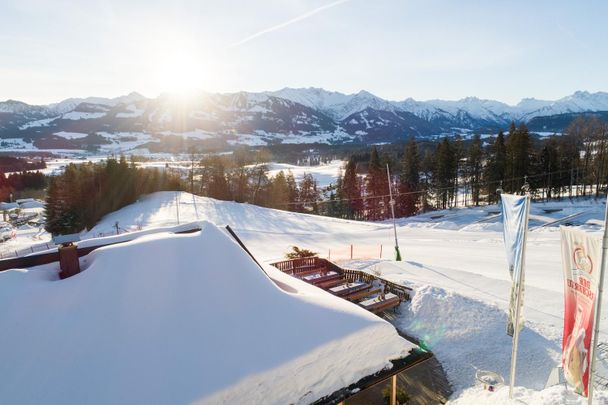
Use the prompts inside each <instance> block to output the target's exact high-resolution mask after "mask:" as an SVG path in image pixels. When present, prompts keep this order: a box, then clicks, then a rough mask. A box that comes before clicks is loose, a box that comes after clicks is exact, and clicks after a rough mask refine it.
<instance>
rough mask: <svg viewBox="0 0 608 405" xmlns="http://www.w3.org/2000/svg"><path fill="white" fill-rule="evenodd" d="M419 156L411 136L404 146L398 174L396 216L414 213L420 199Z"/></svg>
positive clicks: (414, 140)
mask: <svg viewBox="0 0 608 405" xmlns="http://www.w3.org/2000/svg"><path fill="white" fill-rule="evenodd" d="M419 159H420V157H419V156H418V144H417V143H416V139H414V138H412V139H411V140H410V141H409V142H408V143H407V145H406V147H405V153H404V154H403V160H402V162H401V167H402V172H401V175H400V176H399V193H400V196H399V198H397V199H396V201H397V205H396V207H395V209H396V215H397V216H410V215H414V214H415V213H416V210H417V205H418V203H419V200H420V194H418V191H419V186H420V162H419Z"/></svg>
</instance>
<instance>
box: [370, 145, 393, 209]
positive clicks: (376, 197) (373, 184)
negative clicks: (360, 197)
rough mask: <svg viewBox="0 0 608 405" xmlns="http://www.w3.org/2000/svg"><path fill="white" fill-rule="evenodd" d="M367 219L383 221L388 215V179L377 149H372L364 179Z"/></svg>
mask: <svg viewBox="0 0 608 405" xmlns="http://www.w3.org/2000/svg"><path fill="white" fill-rule="evenodd" d="M365 192H366V208H367V211H368V213H367V218H368V219H371V220H378V219H384V218H386V217H387V216H388V215H387V214H388V200H389V198H388V197H387V195H388V178H387V175H386V167H385V166H384V165H383V164H382V162H381V161H380V156H379V155H378V149H377V148H376V147H374V148H373V149H372V152H371V155H370V160H369V165H368V169H367V176H366V177H365ZM383 196H384V197H383Z"/></svg>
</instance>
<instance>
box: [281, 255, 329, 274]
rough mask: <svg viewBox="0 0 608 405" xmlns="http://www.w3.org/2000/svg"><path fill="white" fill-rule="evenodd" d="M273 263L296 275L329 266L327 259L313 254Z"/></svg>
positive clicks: (285, 271) (283, 270)
mask: <svg viewBox="0 0 608 405" xmlns="http://www.w3.org/2000/svg"><path fill="white" fill-rule="evenodd" d="M272 265H273V266H274V267H276V268H277V269H279V270H281V271H282V272H284V273H288V274H291V275H296V274H300V273H304V272H307V271H310V270H313V269H316V268H327V260H325V259H321V258H320V257H316V256H313V257H302V258H299V259H291V260H283V261H280V262H276V263H272Z"/></svg>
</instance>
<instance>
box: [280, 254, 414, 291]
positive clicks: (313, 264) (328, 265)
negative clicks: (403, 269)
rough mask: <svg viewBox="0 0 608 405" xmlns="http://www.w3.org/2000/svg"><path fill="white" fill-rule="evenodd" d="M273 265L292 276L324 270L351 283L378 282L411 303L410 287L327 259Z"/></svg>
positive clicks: (297, 260) (300, 260)
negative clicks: (341, 265) (337, 274)
mask: <svg viewBox="0 0 608 405" xmlns="http://www.w3.org/2000/svg"><path fill="white" fill-rule="evenodd" d="M271 265H272V266H274V267H276V268H277V269H279V270H281V271H282V272H284V273H287V274H291V275H298V274H301V273H306V272H309V271H311V269H317V268H324V269H326V270H333V271H335V272H337V273H339V274H341V275H342V277H343V278H344V279H345V280H346V281H348V282H350V283H352V282H355V281H362V282H365V283H368V284H373V282H374V281H378V282H381V283H382V284H383V285H384V286H385V289H386V292H391V293H393V294H395V295H396V296H398V297H399V299H400V300H401V301H409V300H410V299H411V294H412V291H413V290H412V289H411V288H409V287H406V286H404V285H400V284H396V283H393V282H392V281H388V280H385V279H383V278H382V277H378V276H375V275H373V274H370V273H366V272H365V271H361V270H353V269H345V268H342V267H340V266H338V265H337V264H335V263H333V262H330V261H329V260H327V259H322V258H320V257H316V256H315V257H304V258H299V259H291V260H283V261H280V262H276V263H271Z"/></svg>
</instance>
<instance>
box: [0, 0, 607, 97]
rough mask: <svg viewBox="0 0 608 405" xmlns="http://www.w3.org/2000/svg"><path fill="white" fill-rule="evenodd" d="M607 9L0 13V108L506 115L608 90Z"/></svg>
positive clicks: (224, 7)
mask: <svg viewBox="0 0 608 405" xmlns="http://www.w3.org/2000/svg"><path fill="white" fill-rule="evenodd" d="M606 15H608V2H606V1H540V0H537V1H517V0H511V1H482V0H478V1H466V0H460V1H456V0H451V1H447V0H444V1H439V0H437V1H432V0H420V1H410V0H342V1H336V0H265V1H254V0H247V1H245V0H242V1H236V0H221V1H220V0H216V1H210V0H207V1H205V0H172V1H161V0H135V1H120V0H103V1H102V0H98V1H88V0H80V1H67V0H52V1H50V0H0V100H4V99H8V98H12V99H18V100H22V101H26V102H29V103H49V102H55V101H59V100H61V99H64V98H67V97H76V96H90V95H96V96H118V95H121V94H126V93H128V92H130V91H138V92H141V93H142V94H144V95H146V96H150V97H154V96H157V95H158V94H159V93H160V92H163V91H175V90H185V89H186V88H190V87H191V88H197V89H203V90H208V91H222V92H231V91H238V90H248V91H263V90H278V89H280V88H282V87H309V86H314V87H323V88H325V89H328V90H336V91H341V92H346V93H351V92H356V91H359V90H360V89H366V90H368V91H370V92H372V93H374V94H376V95H378V96H380V97H384V98H388V99H393V100H402V99H405V98H407V97H413V98H415V99H418V100H427V99H432V98H442V99H459V98H462V97H466V96H478V97H481V98H492V99H497V100H500V101H505V102H508V103H516V102H517V101H519V100H520V99H521V98H522V97H536V98H542V99H556V98H559V97H562V96H565V95H568V94H571V93H572V92H574V91H575V90H589V91H606V90H608V74H607V72H608V24H606V23H605V18H606Z"/></svg>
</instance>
